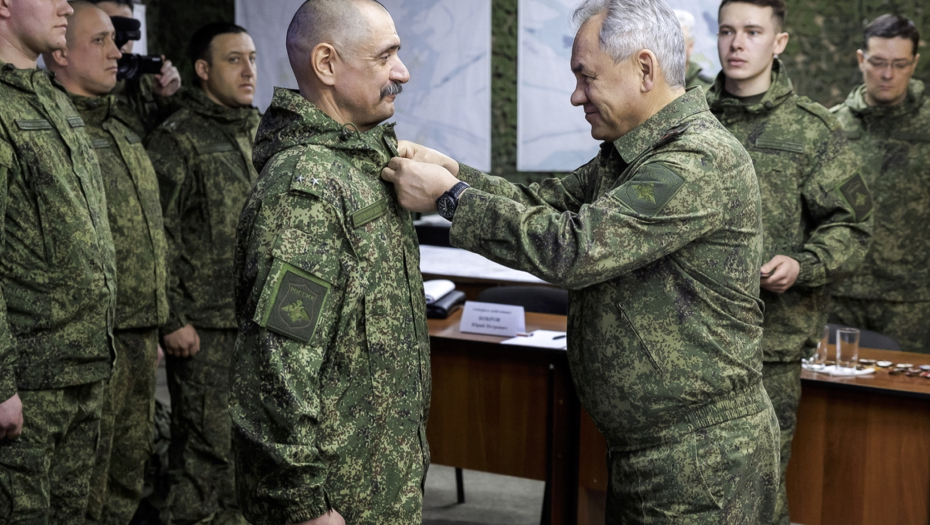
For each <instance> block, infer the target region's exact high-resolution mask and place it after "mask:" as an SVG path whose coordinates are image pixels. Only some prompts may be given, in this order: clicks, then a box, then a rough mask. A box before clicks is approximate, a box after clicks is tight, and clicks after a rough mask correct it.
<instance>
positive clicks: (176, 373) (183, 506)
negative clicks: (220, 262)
mask: <svg viewBox="0 0 930 525" xmlns="http://www.w3.org/2000/svg"><path fill="white" fill-rule="evenodd" d="M231 265H232V261H230V266H231ZM197 333H198V335H199V336H200V352H198V353H197V354H195V355H194V357H191V358H181V357H173V356H170V355H169V356H167V362H166V365H167V366H166V368H167V372H168V391H169V392H170V394H171V445H170V448H169V454H168V456H169V460H168V466H169V468H168V475H169V482H170V489H169V491H168V497H167V504H166V506H165V507H166V510H165V512H164V513H163V514H162V517H163V519H162V521H163V522H164V523H165V524H167V525H193V524H195V523H196V524H201V525H203V524H207V523H209V524H211V525H245V520H244V519H243V517H242V514H241V513H240V512H239V506H238V505H237V504H236V493H235V486H236V482H235V461H234V457H233V454H232V437H231V432H232V426H231V423H230V421H229V410H228V408H227V406H228V404H229V366H230V359H231V358H232V352H233V347H234V346H235V344H236V330H213V329H209V328H198V329H197Z"/></svg>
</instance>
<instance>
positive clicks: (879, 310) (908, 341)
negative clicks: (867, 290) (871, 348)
mask: <svg viewBox="0 0 930 525" xmlns="http://www.w3.org/2000/svg"><path fill="white" fill-rule="evenodd" d="M927 319H930V301H908V302H904V301H882V300H879V299H854V298H852V297H838V296H834V297H833V301H832V303H831V307H830V317H829V318H828V320H829V322H831V323H836V324H839V325H843V326H856V327H859V328H861V329H864V330H871V331H873V332H878V333H880V334H884V335H887V336H888V337H890V338H892V339H894V340H895V342H896V343H898V346H899V347H900V348H901V350H903V351H905V352H917V353H921V354H930V323H928V322H927Z"/></svg>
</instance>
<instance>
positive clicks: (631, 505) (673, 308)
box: [382, 0, 778, 525]
mask: <svg viewBox="0 0 930 525" xmlns="http://www.w3.org/2000/svg"><path fill="white" fill-rule="evenodd" d="M575 20H576V21H577V22H578V23H580V25H581V28H580V29H579V30H578V33H577V34H576V36H575V42H574V46H573V47H572V61H571V66H572V71H573V72H574V73H575V78H576V82H577V85H576V88H575V91H574V93H573V94H572V99H571V100H572V103H573V104H574V105H576V106H582V107H583V108H584V112H585V118H586V120H587V121H588V122H589V123H590V124H591V135H592V136H593V137H594V138H595V139H599V140H602V141H604V142H603V144H602V145H601V148H600V151H599V153H598V155H597V157H596V158H595V159H593V160H592V161H591V162H589V163H587V164H586V165H584V166H582V167H580V168H578V169H577V170H575V171H574V172H572V173H570V174H569V175H567V176H565V177H563V178H561V179H549V180H546V181H543V182H541V183H539V184H532V185H530V186H516V185H513V184H510V183H508V182H507V181H505V180H503V179H501V178H498V177H490V176H488V175H485V174H482V173H479V172H477V171H475V170H474V169H471V168H469V167H467V166H462V165H460V164H458V163H456V162H454V161H452V159H449V158H448V157H446V156H444V155H441V154H439V153H437V152H435V151H432V150H428V149H427V148H423V147H422V146H417V145H414V144H410V143H406V142H401V144H400V147H399V148H398V149H399V153H401V154H402V155H403V156H405V157H407V158H395V159H392V160H391V162H390V164H389V166H388V167H387V168H385V170H384V171H383V172H382V177H383V178H385V179H387V180H389V181H391V182H393V183H394V189H395V191H396V192H397V194H398V199H399V200H400V202H401V204H402V205H404V206H405V207H407V208H408V209H411V210H416V211H428V210H431V209H433V210H435V209H437V208H438V210H439V213H440V214H441V215H443V216H444V217H446V218H447V219H451V221H452V230H451V239H452V243H453V244H455V245H456V246H460V247H462V248H465V249H467V250H471V251H474V252H476V253H480V254H481V255H484V256H486V257H488V258H490V259H492V260H494V261H496V262H499V263H501V264H504V265H507V266H510V267H512V268H517V269H520V270H525V271H529V272H532V273H534V274H535V275H537V276H539V277H541V278H543V279H545V280H546V281H549V282H551V283H554V284H558V285H559V286H562V287H565V288H568V289H569V313H568V358H569V362H570V364H571V369H572V375H573V377H574V379H575V384H576V385H577V387H578V395H579V397H580V398H581V403H582V405H583V406H584V407H585V409H587V411H588V413H590V414H591V417H592V419H594V422H595V423H596V424H597V427H598V428H599V429H600V431H601V432H603V433H604V436H605V437H606V438H607V446H608V449H609V451H610V454H609V456H608V459H607V461H608V466H609V471H610V474H609V480H608V490H607V507H606V512H607V523H608V524H611V525H613V524H620V523H624V524H636V523H643V524H645V523H649V524H673V523H676V524H678V523H694V524H708V525H709V524H714V525H718V524H737V523H740V524H742V523H760V522H761V521H763V520H765V519H768V518H769V517H770V516H771V515H772V512H773V510H774V498H775V493H776V487H777V484H778V449H777V447H778V423H777V422H776V420H775V414H774V411H773V410H772V405H771V403H770V402H769V398H768V396H766V394H765V390H764V387H763V385H762V351H761V348H760V345H761V342H762V328H761V326H760V325H761V324H762V309H761V301H759V297H758V294H759V280H758V275H759V274H758V272H759V267H760V266H761V265H762V262H763V260H762V249H763V245H762V220H761V213H762V210H761V209H760V206H761V205H760V200H759V188H758V183H757V182H756V177H755V174H754V173H753V170H752V163H751V160H750V158H749V155H747V154H746V150H745V149H744V148H743V147H742V146H741V145H740V144H739V142H737V141H736V139H734V138H733V135H731V134H730V133H729V132H727V130H726V129H724V128H723V126H721V125H720V123H719V122H718V121H717V119H715V118H714V117H713V115H711V114H710V112H709V111H708V110H707V103H706V101H705V99H704V92H703V91H702V90H698V89H691V90H688V91H687V92H686V91H685V89H684V80H685V60H684V58H685V57H684V41H683V39H682V36H681V31H680V30H679V27H678V21H677V20H676V19H675V16H674V14H673V13H672V11H671V9H669V7H668V6H667V5H666V4H665V2H663V1H661V0H659V1H655V0H652V1H642V0H587V1H586V2H584V3H583V4H582V5H581V7H579V8H578V10H577V11H576V13H575ZM418 159H421V160H422V161H424V162H418ZM426 162H429V163H426ZM436 164H438V165H436ZM455 175H457V176H458V177H459V178H460V179H461V182H459V181H458V180H456V177H455ZM468 185H471V186H470V187H469V186H468Z"/></svg>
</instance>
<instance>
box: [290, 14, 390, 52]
mask: <svg viewBox="0 0 930 525" xmlns="http://www.w3.org/2000/svg"><path fill="white" fill-rule="evenodd" d="M364 3H371V4H377V5H379V6H381V8H382V9H383V8H384V6H383V5H382V4H381V2H378V1H377V0H307V1H306V2H304V3H303V4H302V5H301V6H300V7H299V8H298V9H297V12H296V13H295V14H294V18H292V19H291V23H290V25H289V26H288V28H287V39H286V46H287V53H288V57H289V58H290V59H291V65H292V67H294V65H295V64H294V60H295V58H296V59H297V60H298V61H302V60H304V57H306V56H308V55H309V53H310V51H311V50H312V49H313V48H314V47H316V45H317V44H320V43H324V42H325V43H329V44H333V45H336V46H337V47H343V48H346V47H349V48H351V47H352V46H354V45H355V44H356V43H357V41H358V40H359V39H360V38H361V37H362V36H363V35H364V34H365V32H366V31H367V30H368V21H367V19H366V18H365V17H364V16H363V15H362V12H361V11H360V10H359V5H361V4H364Z"/></svg>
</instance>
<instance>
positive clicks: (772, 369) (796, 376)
mask: <svg viewBox="0 0 930 525" xmlns="http://www.w3.org/2000/svg"><path fill="white" fill-rule="evenodd" d="M762 383H763V384H764V385H765V391H766V392H767V393H768V394H769V399H771V400H772V406H773V407H774V408H775V416H776V417H777V418H778V429H779V434H780V439H779V451H780V453H779V469H778V474H779V479H780V480H781V481H780V484H779V487H778V496H777V497H776V498H775V509H774V512H772V513H770V514H769V515H768V516H769V519H766V520H765V521H764V523H773V524H777V525H789V524H790V523H791V519H790V516H789V514H788V490H787V485H786V484H785V480H786V474H787V472H788V461H789V460H790V459H791V441H792V440H793V439H794V432H795V430H797V428H798V405H800V404H801V363H800V362H793V363H765V365H764V366H763V367H762Z"/></svg>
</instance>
